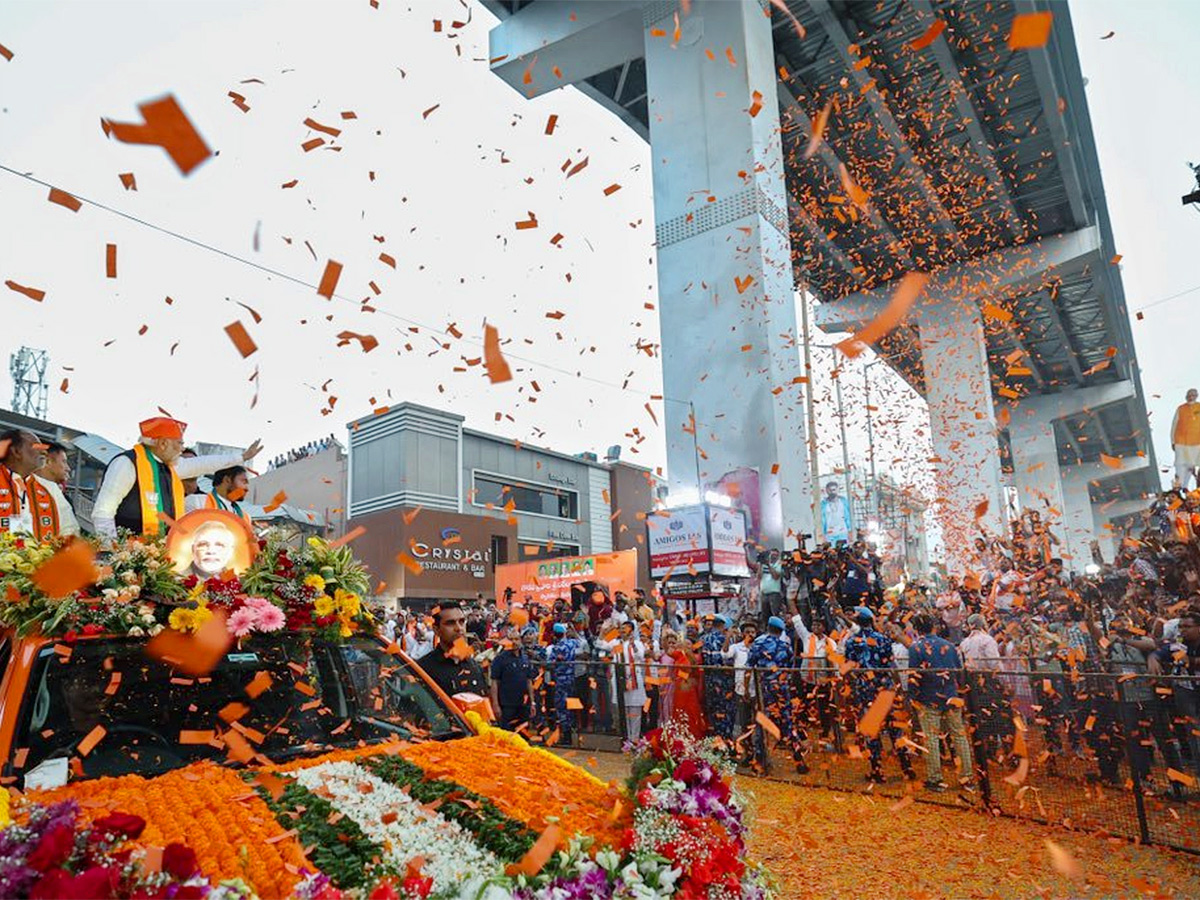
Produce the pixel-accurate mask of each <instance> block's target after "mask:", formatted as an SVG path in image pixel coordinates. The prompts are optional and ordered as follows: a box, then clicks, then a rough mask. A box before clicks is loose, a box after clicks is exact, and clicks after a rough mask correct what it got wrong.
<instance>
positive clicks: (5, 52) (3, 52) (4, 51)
mask: <svg viewBox="0 0 1200 900" xmlns="http://www.w3.org/2000/svg"><path fill="white" fill-rule="evenodd" d="M0 56H3V57H4V58H5V59H6V60H8V61H9V62H12V58H13V52H12V51H11V50H9V49H8V48H7V47H5V46H4V45H3V44H0Z"/></svg>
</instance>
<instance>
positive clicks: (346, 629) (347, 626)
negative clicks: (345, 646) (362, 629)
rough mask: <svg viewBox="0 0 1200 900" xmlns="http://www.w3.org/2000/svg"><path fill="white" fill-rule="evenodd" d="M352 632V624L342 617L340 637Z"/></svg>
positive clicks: (348, 635)
mask: <svg viewBox="0 0 1200 900" xmlns="http://www.w3.org/2000/svg"><path fill="white" fill-rule="evenodd" d="M352 634H354V626H353V624H352V623H351V622H348V621H347V620H346V619H342V637H344V638H345V637H350V635H352Z"/></svg>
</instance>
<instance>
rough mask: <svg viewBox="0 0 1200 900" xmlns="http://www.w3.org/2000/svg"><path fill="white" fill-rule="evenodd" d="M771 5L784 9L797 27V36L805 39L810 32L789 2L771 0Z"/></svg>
mask: <svg viewBox="0 0 1200 900" xmlns="http://www.w3.org/2000/svg"><path fill="white" fill-rule="evenodd" d="M771 5H772V6H774V7H775V8H776V9H778V10H782V12H783V14H784V15H785V16H787V17H788V19H789V20H791V23H792V27H793V28H795V29H796V37H798V38H800V40H804V38H805V36H806V35H807V34H808V32H807V31H805V30H804V26H803V25H801V24H800V20H799V19H797V18H796V14H795V13H793V12H792V11H791V10H790V9H789V8H788V5H787V3H785V2H784V0H771ZM730 52H732V51H730Z"/></svg>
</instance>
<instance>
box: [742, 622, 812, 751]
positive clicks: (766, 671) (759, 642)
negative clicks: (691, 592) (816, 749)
mask: <svg viewBox="0 0 1200 900" xmlns="http://www.w3.org/2000/svg"><path fill="white" fill-rule="evenodd" d="M784 627H785V626H784V622H783V619H781V618H779V616H771V617H770V618H769V619H767V633H766V634H760V635H759V636H758V637H757V638H755V639H754V643H753V644H751V645H750V654H749V656H748V657H747V659H746V665H747V667H749V668H751V669H759V670H760V674H759V679H760V682H759V683H760V684H761V685H762V698H763V707H764V709H765V712H766V715H767V718H769V719H770V720H771V721H772V722H774V723H775V725H776V726H777V727H778V728H779V736H780V743H781V744H783V745H784V746H787V747H790V748H791V750H792V759H793V760H795V762H796V771H797V772H799V773H800V774H802V775H803V774H804V773H806V772H808V766H807V765H806V764H805V762H804V746H803V738H804V733H803V730H802V729H801V728H800V727H799V725H798V723H796V722H795V716H794V711H793V706H794V705H795V704H794V700H795V696H794V692H793V690H792V672H791V671H789V670H790V669H791V668H792V667H793V666H794V665H795V658H794V656H793V655H792V642H791V641H790V640H788V639H787V638H786V637H784V635H783V630H784ZM754 748H755V755H756V756H757V757H758V759H759V761H760V763H761V764H762V765H764V767H765V765H766V762H767V751H766V745H765V740H764V738H763V733H762V728H761V726H760V727H757V728H755V731H754Z"/></svg>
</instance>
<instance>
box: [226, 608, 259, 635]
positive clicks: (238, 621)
mask: <svg viewBox="0 0 1200 900" xmlns="http://www.w3.org/2000/svg"><path fill="white" fill-rule="evenodd" d="M257 621H258V616H257V615H256V613H255V611H254V609H253V608H252V607H249V606H243V607H242V608H241V609H239V610H237V611H235V612H234V613H233V614H232V615H231V616H230V617H229V620H228V621H227V622H226V623H225V624H226V626H227V627H228V628H229V633H230V634H232V635H233V636H234V637H239V638H240V637H245V636H246V635H248V634H249V633H250V632H251V631H252V630H253V629H254V626H255V624H256V623H257Z"/></svg>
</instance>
